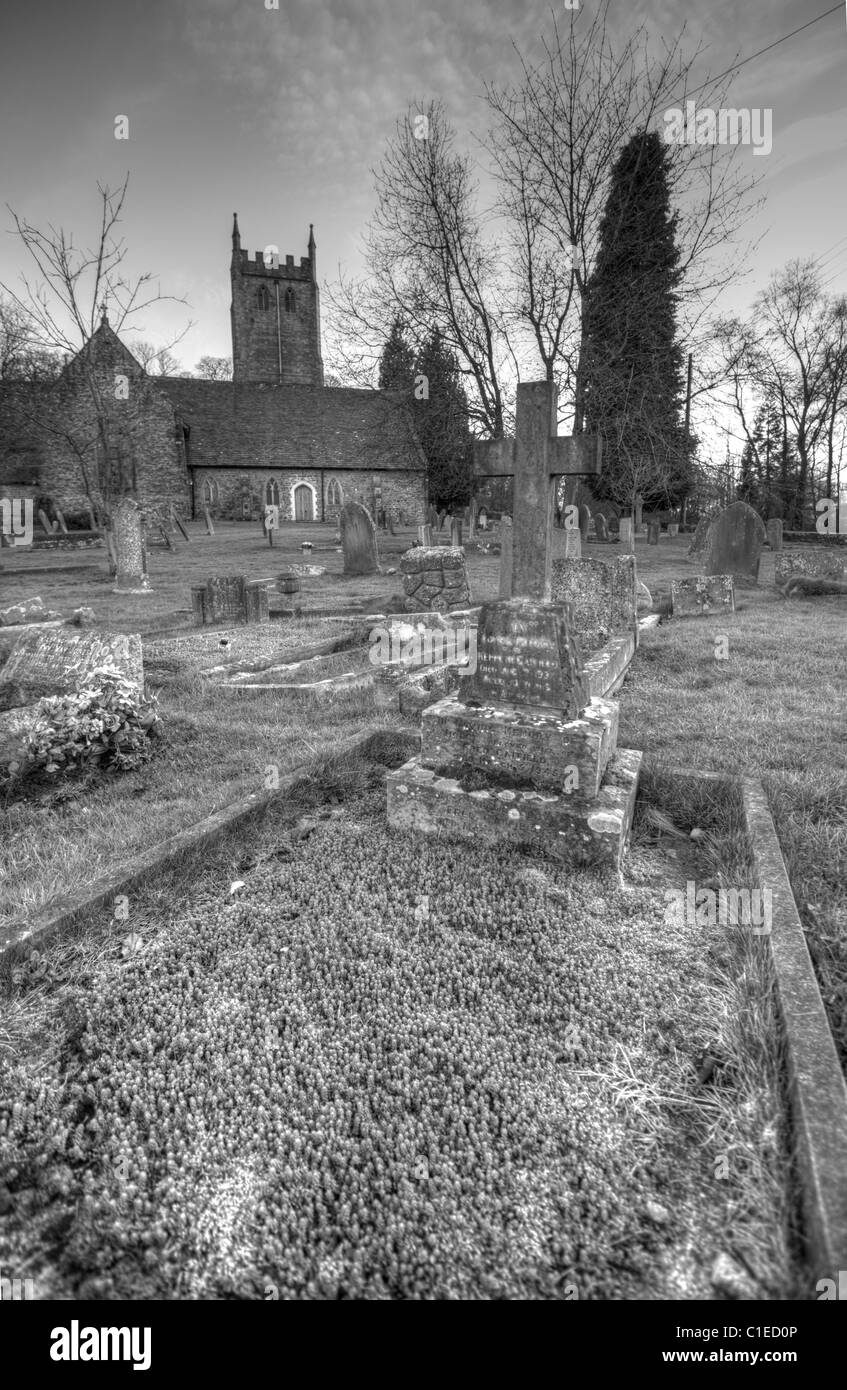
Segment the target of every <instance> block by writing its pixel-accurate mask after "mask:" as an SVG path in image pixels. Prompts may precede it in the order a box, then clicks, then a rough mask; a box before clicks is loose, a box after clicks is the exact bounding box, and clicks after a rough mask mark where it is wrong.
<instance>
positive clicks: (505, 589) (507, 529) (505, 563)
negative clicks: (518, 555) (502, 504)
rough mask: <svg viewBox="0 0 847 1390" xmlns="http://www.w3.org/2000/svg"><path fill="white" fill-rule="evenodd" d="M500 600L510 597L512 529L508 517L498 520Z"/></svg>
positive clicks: (510, 520)
mask: <svg viewBox="0 0 847 1390" xmlns="http://www.w3.org/2000/svg"><path fill="white" fill-rule="evenodd" d="M499 533H500V588H499V591H498V592H499V596H500V598H511V597H512V556H513V549H514V546H513V539H514V528H513V526H512V518H511V517H510V516H501V518H500V526H499Z"/></svg>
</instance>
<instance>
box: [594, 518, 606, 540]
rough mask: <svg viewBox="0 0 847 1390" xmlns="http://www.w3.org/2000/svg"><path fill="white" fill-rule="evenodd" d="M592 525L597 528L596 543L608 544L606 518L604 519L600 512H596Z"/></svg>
mask: <svg viewBox="0 0 847 1390" xmlns="http://www.w3.org/2000/svg"><path fill="white" fill-rule="evenodd" d="M594 525H595V527H596V528H597V539H598V541H604V542H606V543H608V540H609V526H608V523H607V521H606V518H605V517H604V515H603V513H602V512H598V513H597V515H596V516H595V518H594Z"/></svg>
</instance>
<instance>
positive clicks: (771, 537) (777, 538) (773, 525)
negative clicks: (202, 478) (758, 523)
mask: <svg viewBox="0 0 847 1390" xmlns="http://www.w3.org/2000/svg"><path fill="white" fill-rule="evenodd" d="M767 530H768V544H769V545H770V548H771V550H782V519H781V517H778V516H772V517H771V519H770V521H769V522H768V527H767Z"/></svg>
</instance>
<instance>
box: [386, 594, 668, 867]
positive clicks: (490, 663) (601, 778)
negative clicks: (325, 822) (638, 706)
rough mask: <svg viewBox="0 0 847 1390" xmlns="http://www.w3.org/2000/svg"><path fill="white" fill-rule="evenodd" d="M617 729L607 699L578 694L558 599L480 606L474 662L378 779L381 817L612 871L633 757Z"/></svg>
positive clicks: (631, 792) (409, 827) (405, 826)
mask: <svg viewBox="0 0 847 1390" xmlns="http://www.w3.org/2000/svg"><path fill="white" fill-rule="evenodd" d="M617 730H618V706H617V704H616V703H615V702H613V701H606V700H597V699H591V698H590V697H589V694H588V684H587V680H586V676H585V672H584V670H583V666H582V658H581V655H580V650H579V643H578V642H577V640H576V638H575V635H574V633H573V631H572V629H571V626H570V614H569V612H568V609H567V606H566V605H561V604H557V603H544V602H538V601H535V600H531V599H525V598H511V599H506V600H497V601H495V602H492V603H486V604H483V607H482V610H481V612H480V616H479V624H478V629H477V654H476V670H475V671H473V672H471V673H469V674H467V675H466V676H463V677H462V679H461V680H460V683H459V690H458V692H457V694H456V695H448V696H447V697H446V698H444V699H442V700H439V701H438V702H437V703H435V704H432V705H429V707H428V708H426V709H424V710H423V713H422V716H421V751H420V754H419V755H417V756H416V757H414V758H412V759H411V760H410V761H409V762H408V763H406V765H405V766H404V767H401V768H399V769H398V770H397V771H395V772H389V773H388V774H387V775H386V800H387V812H388V822H389V825H390V826H392V827H394V828H397V829H401V830H406V831H412V832H414V833H416V834H420V833H423V834H426V835H433V836H437V837H446V838H448V839H452V840H458V841H465V842H467V841H469V842H471V843H472V844H477V845H493V846H496V845H498V844H502V843H514V844H520V845H533V846H537V847H539V848H541V849H543V850H544V851H545V852H546V853H548V854H549V855H551V856H552V857H554V858H556V859H558V860H560V861H564V862H566V863H571V864H579V863H583V862H586V861H588V862H597V861H601V862H605V863H607V864H611V865H615V866H617V867H619V866H620V862H621V858H622V856H623V853H624V850H625V847H626V842H627V838H628V835H629V829H630V826H631V823H632V814H633V809H634V804H635V796H636V791H637V785H638V777H639V773H640V768H641V760H642V754H641V753H640V752H629V751H627V750H619V751H616V743H617Z"/></svg>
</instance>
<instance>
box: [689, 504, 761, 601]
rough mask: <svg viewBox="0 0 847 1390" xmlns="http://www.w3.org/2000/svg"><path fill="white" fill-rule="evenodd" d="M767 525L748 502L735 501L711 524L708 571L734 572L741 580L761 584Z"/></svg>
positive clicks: (705, 570) (706, 557)
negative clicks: (761, 565)
mask: <svg viewBox="0 0 847 1390" xmlns="http://www.w3.org/2000/svg"><path fill="white" fill-rule="evenodd" d="M764 541H765V525H764V522H763V521H762V518H761V517H760V516H759V514H758V512H755V511H754V510H753V508H752V507H749V506H748V505H747V503H746V502H733V503H732V505H731V506H730V507H727V508H726V509H725V511H722V512H721V514H720V516H717V517H715V520H714V521H713V522H712V524H711V526H710V527H709V535H708V539H707V541H706V549H705V553H704V556H703V573H704V574H731V575H733V576H734V578H735V585H736V588H737V587H738V585H739V584H757V583H758V580H759V563H760V560H761V557H762V546H763V544H764Z"/></svg>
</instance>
